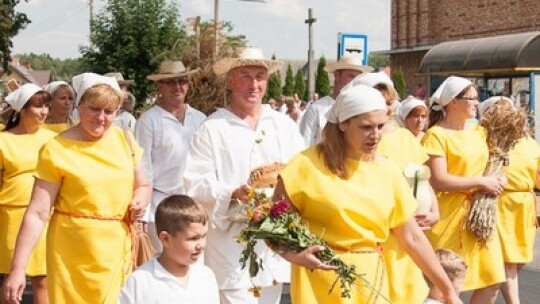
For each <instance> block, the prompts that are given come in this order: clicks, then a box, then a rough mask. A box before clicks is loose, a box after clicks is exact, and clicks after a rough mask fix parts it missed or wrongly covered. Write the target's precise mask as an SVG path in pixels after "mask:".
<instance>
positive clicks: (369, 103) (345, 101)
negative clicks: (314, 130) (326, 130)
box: [326, 85, 387, 123]
mask: <svg viewBox="0 0 540 304" xmlns="http://www.w3.org/2000/svg"><path fill="white" fill-rule="evenodd" d="M377 110H383V111H386V110H387V108H386V101H385V100H384V97H383V96H382V94H381V92H379V91H378V90H376V89H374V88H372V87H368V86H366V85H356V86H353V87H349V88H348V89H347V90H341V93H340V94H339V95H338V97H337V98H336V102H335V103H334V105H333V106H332V108H330V111H328V113H327V114H326V118H327V119H328V121H329V122H331V123H341V122H344V121H345V120H347V119H349V118H351V117H353V116H356V115H360V114H364V113H369V112H373V111H377Z"/></svg>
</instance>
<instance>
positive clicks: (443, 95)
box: [431, 76, 473, 111]
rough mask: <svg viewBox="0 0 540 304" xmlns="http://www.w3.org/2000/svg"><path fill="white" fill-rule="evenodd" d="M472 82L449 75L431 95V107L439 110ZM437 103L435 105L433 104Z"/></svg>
mask: <svg viewBox="0 0 540 304" xmlns="http://www.w3.org/2000/svg"><path fill="white" fill-rule="evenodd" d="M472 84H473V83H472V82H471V81H470V80H468V79H465V78H462V77H457V76H450V77H448V78H446V80H445V81H444V82H443V83H442V84H441V86H440V87H439V88H438V89H437V90H436V91H435V93H433V95H432V96H431V102H432V109H433V110H435V111H441V110H442V109H443V107H445V106H446V105H447V104H449V103H450V101H452V100H453V99H454V98H456V96H458V95H459V93H461V92H462V91H463V90H464V89H465V88H466V87H468V86H470V85H472ZM435 104H437V105H435Z"/></svg>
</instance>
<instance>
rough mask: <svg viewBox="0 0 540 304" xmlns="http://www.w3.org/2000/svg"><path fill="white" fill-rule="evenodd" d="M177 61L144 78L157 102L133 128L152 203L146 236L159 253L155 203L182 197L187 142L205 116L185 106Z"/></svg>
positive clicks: (183, 76)
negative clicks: (141, 153)
mask: <svg viewBox="0 0 540 304" xmlns="http://www.w3.org/2000/svg"><path fill="white" fill-rule="evenodd" d="M195 72H196V70H193V69H186V67H185V66H184V64H183V63H182V62H181V61H163V62H162V63H161V65H160V66H159V70H158V71H157V72H156V73H155V74H151V75H149V76H148V77H147V78H148V79H150V80H152V81H154V83H155V85H156V87H157V91H158V100H157V101H156V104H155V105H154V106H153V107H152V108H150V109H149V110H148V111H146V112H145V113H144V114H143V115H141V117H140V118H139V120H138V121H137V124H136V125H135V138H136V139H137V142H138V143H139V145H140V146H141V147H142V148H143V149H144V154H143V158H142V163H143V166H144V168H145V170H146V174H147V176H148V178H149V179H150V180H151V181H152V185H153V190H152V202H151V203H150V204H149V207H148V208H149V209H148V210H147V212H146V214H145V220H147V223H148V224H149V225H148V235H149V236H150V239H151V240H152V244H153V245H154V247H155V248H156V249H157V250H158V251H160V250H161V242H160V241H159V239H158V237H157V233H156V231H155V225H154V214H155V211H156V208H157V205H158V204H159V202H161V201H162V200H163V199H164V198H166V197H168V196H170V195H173V194H184V182H183V179H182V176H183V174H184V169H185V166H186V155H187V152H188V147H189V141H190V140H191V137H192V136H193V133H194V132H195V130H196V129H197V128H198V127H199V125H200V124H201V123H202V122H203V121H204V119H205V118H206V116H205V115H204V114H203V113H201V112H199V111H198V110H196V109H194V108H192V107H190V106H189V105H188V104H187V103H185V98H186V94H187V92H188V90H189V79H188V77H189V75H191V74H193V73H195Z"/></svg>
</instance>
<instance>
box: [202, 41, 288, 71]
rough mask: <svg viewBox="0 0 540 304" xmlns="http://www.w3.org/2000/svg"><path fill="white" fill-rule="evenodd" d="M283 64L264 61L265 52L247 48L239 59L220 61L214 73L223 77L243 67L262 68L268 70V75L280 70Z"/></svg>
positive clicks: (216, 64)
mask: <svg viewBox="0 0 540 304" xmlns="http://www.w3.org/2000/svg"><path fill="white" fill-rule="evenodd" d="M281 64H282V62H281V61H277V60H269V59H264V56H263V52H262V50H261V49H258V48H245V49H243V50H242V51H241V52H240V54H238V57H237V58H222V59H220V60H218V61H217V62H216V63H215V64H214V66H213V69H214V73H216V75H218V76H221V75H225V74H227V73H228V72H229V71H230V70H232V69H235V68H239V67H242V66H262V67H265V68H266V69H267V70H268V74H272V73H274V72H275V71H277V70H279V68H280V67H281Z"/></svg>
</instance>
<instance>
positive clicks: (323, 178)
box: [280, 146, 416, 303]
mask: <svg viewBox="0 0 540 304" xmlns="http://www.w3.org/2000/svg"><path fill="white" fill-rule="evenodd" d="M317 148H318V146H314V147H312V148H309V149H308V150H306V151H304V152H302V153H301V154H298V155H297V156H295V157H294V158H293V159H292V160H291V161H290V162H289V163H288V164H287V166H286V167H285V169H283V171H282V172H281V174H280V175H281V177H282V179H283V183H284V185H285V189H286V191H287V194H288V195H289V197H290V199H291V202H292V203H293V204H294V205H295V206H296V208H298V212H299V213H300V215H301V216H302V218H303V219H304V220H305V221H306V223H307V224H309V228H310V230H311V231H312V232H313V233H314V234H316V235H320V236H321V237H322V239H323V240H324V241H325V242H327V243H328V244H329V245H330V246H331V247H332V248H334V249H335V250H336V251H337V252H338V253H339V252H342V253H341V254H340V256H341V257H342V258H343V259H344V260H345V262H348V263H353V264H355V265H357V269H358V271H359V272H360V273H365V274H366V276H365V277H366V279H367V280H368V281H369V282H370V283H371V285H372V286H374V287H375V288H376V289H379V288H380V289H381V293H382V294H383V295H384V296H386V297H388V291H387V282H386V274H384V275H383V277H382V279H381V275H382V273H381V270H382V269H383V268H382V267H381V264H380V263H379V261H380V259H381V257H379V255H378V254H363V253H358V252H359V251H365V250H366V248H367V249H369V250H373V249H374V248H376V246H377V244H379V243H382V242H384V241H385V240H386V239H387V238H388V235H389V234H390V229H392V228H394V227H398V226H400V225H403V224H404V223H405V222H406V221H408V220H409V219H410V218H411V216H412V215H413V213H414V211H415V209H416V201H415V199H414V197H413V196H412V192H411V190H410V188H409V185H408V184H407V181H406V180H405V178H404V177H403V175H402V174H401V172H400V171H399V169H398V168H397V167H396V166H395V165H394V164H393V163H391V162H390V161H388V160H386V159H384V158H381V159H380V160H377V161H375V162H359V161H354V160H348V161H347V169H348V170H349V172H350V175H351V176H350V177H349V178H348V179H341V178H339V177H337V176H336V175H334V174H333V173H331V172H330V170H329V169H328V168H327V167H326V166H325V165H324V162H323V159H322V156H321V155H320V154H319V153H318V151H317ZM374 177H376V178H374ZM355 251H356V252H355ZM334 279H335V274H334V273H333V272H331V271H328V272H323V271H314V272H310V271H309V270H306V269H305V268H303V267H297V266H293V269H292V277H291V288H292V290H293V291H292V292H291V294H292V296H293V302H297V303H368V299H369V297H370V292H368V290H367V289H366V288H361V287H359V288H357V289H356V290H353V294H352V300H351V302H348V301H349V300H345V299H342V298H341V297H340V291H339V290H338V289H339V288H336V290H334V292H333V293H332V294H331V295H328V290H329V289H330V287H331V285H332V282H333V280H334ZM381 284H382V285H381ZM371 296H372V297H371V299H373V296H374V295H371ZM345 301H347V302H345Z"/></svg>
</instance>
